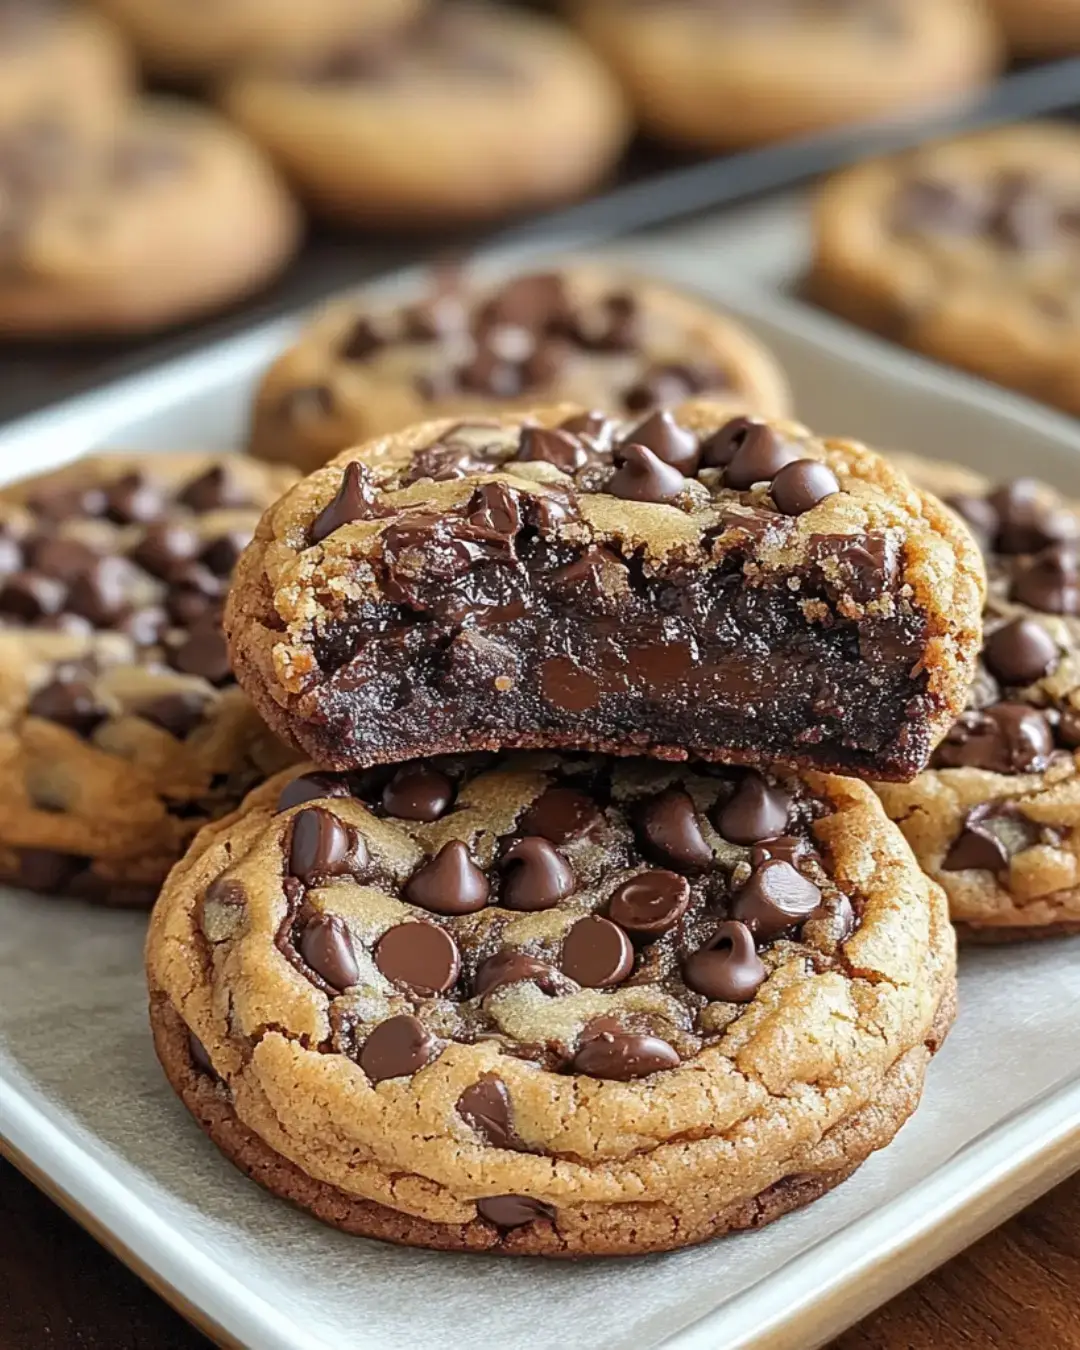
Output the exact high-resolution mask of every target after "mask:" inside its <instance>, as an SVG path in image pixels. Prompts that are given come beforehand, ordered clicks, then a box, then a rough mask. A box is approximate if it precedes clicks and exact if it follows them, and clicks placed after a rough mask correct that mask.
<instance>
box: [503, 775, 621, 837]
mask: <svg viewBox="0 0 1080 1350" xmlns="http://www.w3.org/2000/svg"><path fill="white" fill-rule="evenodd" d="M602 820H603V817H602V816H601V814H600V810H599V808H598V807H597V805H596V803H595V802H594V801H593V799H592V798H591V797H590V796H588V795H587V794H586V793H584V792H579V791H578V789H577V788H571V787H553V788H548V789H547V791H546V792H544V793H542V794H541V795H540V796H539V797H537V799H536V801H535V802H533V804H532V806H530V807H529V809H528V811H526V813H525V815H524V816H523V817H522V818H521V820H520V822H519V829H520V830H521V832H522V833H523V834H538V835H540V836H541V838H543V839H548V840H550V841H551V843H553V844H565V843H566V842H567V840H569V839H580V838H581V836H582V835H583V834H588V832H589V831H590V830H591V829H594V828H595V827H596V826H597V825H599V824H600V822H601V821H602Z"/></svg>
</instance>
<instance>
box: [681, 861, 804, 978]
mask: <svg viewBox="0 0 1080 1350" xmlns="http://www.w3.org/2000/svg"><path fill="white" fill-rule="evenodd" d="M786 865H787V864H786V863H781V864H780V866H782V867H784V866H786ZM765 975H766V971H765V967H764V966H763V965H762V963H761V958H760V957H759V956H758V954H757V951H756V950H755V948H754V935H753V933H751V931H750V929H749V928H748V927H747V925H746V924H745V923H738V922H736V921H733V920H730V919H729V920H726V921H725V922H724V923H721V924H719V925H718V926H717V928H716V930H715V932H714V933H713V935H712V937H710V938H709V940H708V942H706V943H705V945H704V946H703V947H700V948H699V949H698V950H697V951H696V952H693V953H691V955H690V956H688V957H687V958H686V960H685V961H684V962H683V979H684V980H685V981H686V984H687V988H689V989H692V990H693V991H694V993H695V994H702V995H704V997H705V998H707V999H710V1000H712V1001H715V1002H718V1003H750V1002H751V1001H752V1000H753V998H754V997H755V995H756V994H757V991H758V990H759V989H760V988H761V986H762V985H763V984H764V983H765Z"/></svg>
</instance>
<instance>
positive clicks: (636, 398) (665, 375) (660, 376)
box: [622, 362, 728, 413]
mask: <svg viewBox="0 0 1080 1350" xmlns="http://www.w3.org/2000/svg"><path fill="white" fill-rule="evenodd" d="M727 384H728V378H727V376H726V375H725V374H724V372H723V371H722V370H718V369H716V368H715V367H708V366H697V365H687V364H686V363H684V362H668V363H667V364H658V365H653V366H650V367H649V369H648V370H646V371H645V373H644V374H643V375H642V376H641V378H640V379H639V380H637V381H636V382H635V383H634V384H632V385H631V386H630V387H629V389H626V390H624V391H623V396H622V401H623V406H624V407H625V408H626V410H627V412H631V413H639V412H645V410H646V409H647V408H657V407H662V406H663V405H664V404H671V403H682V402H683V400H684V399H687V398H690V397H691V395H693V394H700V393H701V392H702V391H703V390H705V389H722V388H723V387H724V386H725V385H727Z"/></svg>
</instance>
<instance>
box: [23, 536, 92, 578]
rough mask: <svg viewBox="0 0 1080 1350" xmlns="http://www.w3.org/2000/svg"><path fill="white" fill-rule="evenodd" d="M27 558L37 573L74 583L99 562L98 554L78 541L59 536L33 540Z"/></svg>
mask: <svg viewBox="0 0 1080 1350" xmlns="http://www.w3.org/2000/svg"><path fill="white" fill-rule="evenodd" d="M27 558H28V559H29V561H30V564H31V566H32V567H33V569H34V570H35V571H36V572H44V573H45V575H46V576H49V577H54V578H55V579H56V580H57V581H66V582H71V581H74V579H75V578H76V577H79V576H82V575H83V573H84V572H88V571H89V570H90V569H91V568H92V567H93V566H94V564H95V563H96V562H97V560H98V554H97V553H95V552H94V550H93V549H92V548H88V547H87V545H86V544H82V543H80V542H79V541H78V540H77V539H61V538H60V537H59V536H58V535H44V536H42V537H41V538H38V539H34V540H31V542H30V544H29V545H28V547H27Z"/></svg>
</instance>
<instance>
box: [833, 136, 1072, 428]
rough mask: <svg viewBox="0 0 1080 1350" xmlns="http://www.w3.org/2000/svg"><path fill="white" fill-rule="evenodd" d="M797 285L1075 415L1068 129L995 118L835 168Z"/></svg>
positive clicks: (841, 310)
mask: <svg viewBox="0 0 1080 1350" xmlns="http://www.w3.org/2000/svg"><path fill="white" fill-rule="evenodd" d="M808 290H809V293H810V295H811V296H812V298H813V299H815V300H816V301H817V302H818V303H819V304H822V305H824V306H825V307H826V308H828V309H831V310H833V311H834V312H835V313H837V314H840V315H842V316H843V317H844V318H846V319H850V320H852V321H853V322H854V323H857V324H860V325H862V326H863V327H866V328H870V329H873V330H874V331H876V332H879V333H881V334H883V335H884V336H886V337H889V338H892V339H893V340H894V341H896V342H900V343H902V344H903V345H904V346H907V347H912V348H914V349H915V350H916V351H920V352H924V353H926V354H927V355H929V356H933V357H936V358H937V359H938V360H941V361H946V362H948V363H949V364H951V365H955V366H959V367H961V368H962V369H964V370H969V371H971V372H972V373H974V374H976V375H981V376H983V377H984V378H985V379H989V380H994V381H996V382H997V383H999V384H1002V385H1006V386H1008V387H1010V388H1012V389H1016V390H1019V391H1021V392H1022V393H1025V394H1028V395H1030V396H1031V397H1033V398H1037V399H1042V400H1043V401H1044V402H1046V403H1050V404H1053V405H1055V406H1056V407H1059V408H1062V409H1064V410H1065V411H1066V412H1071V413H1073V414H1080V129H1078V128H1077V127H1075V126H1072V125H1069V124H1067V123H1058V124H1055V123H1048V122H1044V123H1031V124H1029V125H1026V126H1015V127H1006V128H1002V129H999V130H996V131H990V132H985V133H982V134H980V135H977V136H970V137H965V138H963V139H960V140H954V141H946V142H941V143H939V144H937V145H928V146H923V147H920V148H919V149H917V150H913V151H909V152H907V153H905V154H902V155H896V156H893V157H892V158H888V159H881V160H875V161H873V162H871V163H867V164H862V165H859V166H858V167H856V168H854V169H849V170H846V171H845V172H843V173H841V174H838V175H837V176H836V177H834V178H833V179H831V180H830V181H829V182H828V183H826V185H825V187H824V189H823V190H822V192H821V195H820V197H819V199H818V203H817V210H816V217H815V226H814V257H813V263H812V268H811V273H810V277H809V280H808Z"/></svg>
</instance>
